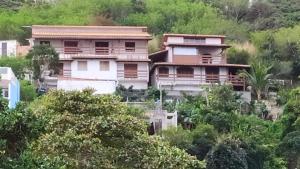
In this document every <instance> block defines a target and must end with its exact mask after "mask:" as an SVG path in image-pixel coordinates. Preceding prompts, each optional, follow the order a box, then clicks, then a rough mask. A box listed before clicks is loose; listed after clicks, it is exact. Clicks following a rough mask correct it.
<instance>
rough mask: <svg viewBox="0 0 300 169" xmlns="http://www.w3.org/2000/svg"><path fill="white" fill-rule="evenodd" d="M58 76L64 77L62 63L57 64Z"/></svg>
mask: <svg viewBox="0 0 300 169" xmlns="http://www.w3.org/2000/svg"><path fill="white" fill-rule="evenodd" d="M58 75H60V76H63V75H64V64H63V63H59V64H58Z"/></svg>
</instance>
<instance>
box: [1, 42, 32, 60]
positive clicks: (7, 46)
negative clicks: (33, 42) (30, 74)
mask: <svg viewBox="0 0 300 169" xmlns="http://www.w3.org/2000/svg"><path fill="white" fill-rule="evenodd" d="M30 48H31V46H21V45H20V44H19V42H18V41H17V40H2V41H0V57H16V56H25V55H26V54H27V53H28V52H29V50H30Z"/></svg>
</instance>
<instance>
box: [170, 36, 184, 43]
mask: <svg viewBox="0 0 300 169" xmlns="http://www.w3.org/2000/svg"><path fill="white" fill-rule="evenodd" d="M183 42H184V38H183V37H168V39H167V43H183Z"/></svg>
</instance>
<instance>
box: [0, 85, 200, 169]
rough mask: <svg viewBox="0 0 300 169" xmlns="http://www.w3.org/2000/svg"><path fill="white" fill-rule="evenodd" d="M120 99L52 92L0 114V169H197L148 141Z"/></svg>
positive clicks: (169, 149)
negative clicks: (27, 105) (28, 103)
mask: <svg viewBox="0 0 300 169" xmlns="http://www.w3.org/2000/svg"><path fill="white" fill-rule="evenodd" d="M126 110H127V109H126V105H125V104H123V103H121V102H120V99H119V97H116V96H110V95H104V96H95V95H92V91H91V90H85V91H83V92H63V91H53V92H49V93H48V94H47V95H45V96H43V97H41V98H40V99H37V100H35V101H34V102H32V103H31V104H30V106H29V107H28V108H25V107H24V105H23V106H21V105H20V107H18V108H16V109H15V110H9V111H3V112H1V116H0V121H1V123H0V124H1V126H0V129H1V135H0V138H1V163H0V166H1V168H16V167H17V168H40V167H42V166H43V168H99V167H100V168H202V167H201V166H203V165H202V164H201V163H200V162H199V161H197V160H196V159H195V158H193V157H191V156H189V155H188V154H187V153H185V152H184V151H183V150H180V149H178V148H176V147H172V146H170V145H169V144H168V143H166V142H164V141H162V140H161V139H160V138H159V137H155V136H148V134H147V130H146V124H145V122H144V121H143V120H140V119H138V118H136V117H133V116H131V115H130V114H128V111H126Z"/></svg>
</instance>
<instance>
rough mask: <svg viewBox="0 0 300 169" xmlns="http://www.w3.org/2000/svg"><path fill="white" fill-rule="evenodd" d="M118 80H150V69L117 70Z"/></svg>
mask: <svg viewBox="0 0 300 169" xmlns="http://www.w3.org/2000/svg"><path fill="white" fill-rule="evenodd" d="M117 76H118V80H125V81H127V80H138V81H148V76H149V75H148V71H146V70H145V71H143V70H138V71H129V70H127V71H126V70H125V71H124V70H118V71H117Z"/></svg>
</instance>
